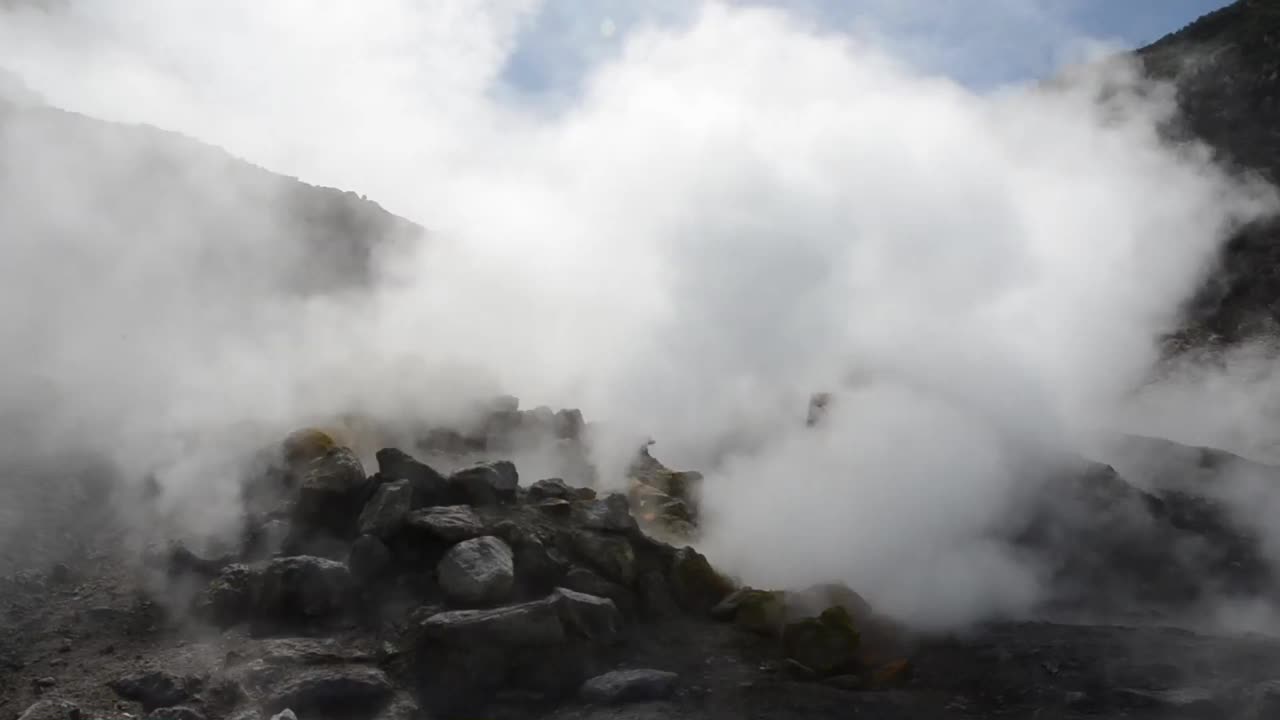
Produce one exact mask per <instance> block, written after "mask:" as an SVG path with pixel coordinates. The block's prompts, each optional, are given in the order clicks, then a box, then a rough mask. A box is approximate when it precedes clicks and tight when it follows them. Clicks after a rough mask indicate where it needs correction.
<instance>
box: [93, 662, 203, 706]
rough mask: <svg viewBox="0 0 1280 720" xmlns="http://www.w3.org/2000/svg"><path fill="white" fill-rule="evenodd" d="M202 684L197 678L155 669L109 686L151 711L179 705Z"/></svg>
mask: <svg viewBox="0 0 1280 720" xmlns="http://www.w3.org/2000/svg"><path fill="white" fill-rule="evenodd" d="M200 684H201V683H200V682H199V681H198V679H196V678H192V677H183V676H180V675H175V674H173V673H171V672H165V671H163V670H153V671H151V672H146V673H142V674H140V675H131V676H129V677H124V678H120V679H119V680H114V681H112V682H110V683H108V686H109V687H110V688H111V689H112V690H115V691H116V694H117V695H119V696H120V697H122V698H124V699H126V700H134V701H136V702H140V703H142V709H143V710H145V711H147V712H151V711H152V710H154V709H156V708H162V707H170V706H173V705H178V704H180V703H182V702H184V701H186V700H188V699H190V698H191V696H192V695H193V694H194V693H195V692H196V691H198V690H199V688H200Z"/></svg>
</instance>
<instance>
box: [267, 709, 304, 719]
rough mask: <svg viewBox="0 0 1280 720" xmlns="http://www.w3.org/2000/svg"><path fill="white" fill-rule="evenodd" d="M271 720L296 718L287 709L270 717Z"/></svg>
mask: <svg viewBox="0 0 1280 720" xmlns="http://www.w3.org/2000/svg"><path fill="white" fill-rule="evenodd" d="M271 720H298V716H297V715H294V714H293V711H292V710H290V709H289V708H285V709H284V710H281V711H280V712H278V713H276V714H275V715H272V716H271Z"/></svg>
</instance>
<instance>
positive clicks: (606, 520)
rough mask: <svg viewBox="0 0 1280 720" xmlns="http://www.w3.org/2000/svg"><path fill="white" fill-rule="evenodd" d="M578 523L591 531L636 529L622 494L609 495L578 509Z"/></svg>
mask: <svg viewBox="0 0 1280 720" xmlns="http://www.w3.org/2000/svg"><path fill="white" fill-rule="evenodd" d="M577 515H578V517H577V520H578V523H579V524H580V525H582V527H585V528H590V529H592V530H606V531H610V532H627V531H629V530H634V529H635V528H636V519H635V518H634V517H632V515H631V502H630V501H629V500H627V496H626V495H623V494H622V493H610V494H608V495H606V496H604V497H603V498H600V499H598V500H592V501H590V502H587V503H585V504H583V505H581V506H579V508H578V513H577Z"/></svg>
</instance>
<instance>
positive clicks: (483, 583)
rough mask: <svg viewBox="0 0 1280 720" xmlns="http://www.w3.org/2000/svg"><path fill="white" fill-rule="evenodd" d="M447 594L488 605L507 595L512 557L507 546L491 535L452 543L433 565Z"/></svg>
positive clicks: (464, 601)
mask: <svg viewBox="0 0 1280 720" xmlns="http://www.w3.org/2000/svg"><path fill="white" fill-rule="evenodd" d="M436 575H437V577H439V579H440V585H441V587H443V588H444V591H445V593H446V594H448V596H449V598H450V599H451V600H453V601H455V602H458V603H462V604H467V605H488V604H491V603H496V602H501V601H503V600H505V599H507V598H508V597H510V595H511V591H512V588H513V587H514V584H515V557H514V555H513V554H512V552H511V548H510V547H509V546H508V545H507V544H506V543H505V542H503V541H502V540H500V539H499V538H496V537H493V536H492V535H485V536H483V537H478V538H473V539H471V540H464V541H463V542H460V543H458V544H457V545H454V546H453V548H452V549H450V550H449V552H448V553H446V554H445V556H444V558H443V559H442V560H441V561H440V564H439V565H438V566H437V567H436Z"/></svg>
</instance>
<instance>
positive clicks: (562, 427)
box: [555, 409, 586, 440]
mask: <svg viewBox="0 0 1280 720" xmlns="http://www.w3.org/2000/svg"><path fill="white" fill-rule="evenodd" d="M585 426H586V423H585V422H584V421H583V419H582V411H581V410H576V409H566V410H561V411H559V412H557V413H556V417H555V430H556V437H558V438H561V439H563V440H579V439H581V438H582V430H583V428H584V427H585Z"/></svg>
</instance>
